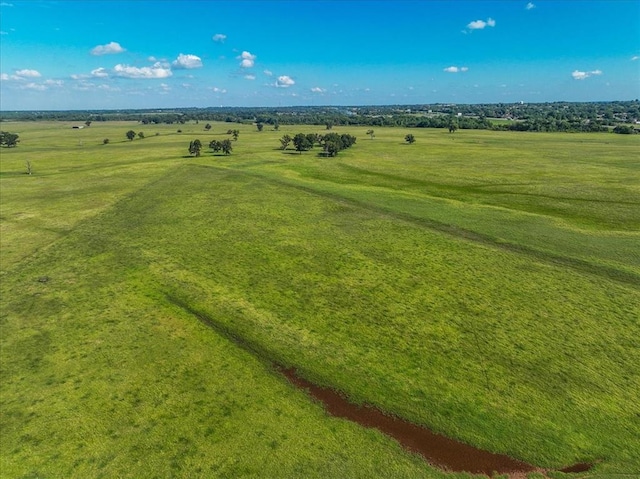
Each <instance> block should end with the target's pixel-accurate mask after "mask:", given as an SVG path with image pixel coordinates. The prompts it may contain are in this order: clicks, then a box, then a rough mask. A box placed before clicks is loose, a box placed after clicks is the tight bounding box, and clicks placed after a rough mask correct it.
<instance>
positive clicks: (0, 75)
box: [0, 73, 10, 81]
mask: <svg viewBox="0 0 640 479" xmlns="http://www.w3.org/2000/svg"><path fill="white" fill-rule="evenodd" d="M9 79H10V78H9V75H8V74H7V73H0V80H2V81H8V80H9Z"/></svg>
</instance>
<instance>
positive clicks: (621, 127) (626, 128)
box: [613, 125, 638, 135]
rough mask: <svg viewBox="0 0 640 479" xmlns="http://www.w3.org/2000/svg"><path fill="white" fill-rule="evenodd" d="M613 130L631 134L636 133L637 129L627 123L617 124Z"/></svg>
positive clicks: (622, 133) (621, 133)
mask: <svg viewBox="0 0 640 479" xmlns="http://www.w3.org/2000/svg"><path fill="white" fill-rule="evenodd" d="M613 132H614V133H618V134H620V135H631V134H632V133H637V132H638V131H637V130H635V129H634V128H633V127H632V126H629V125H618V126H616V127H615V128H614V129H613Z"/></svg>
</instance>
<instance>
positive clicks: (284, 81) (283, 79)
mask: <svg viewBox="0 0 640 479" xmlns="http://www.w3.org/2000/svg"><path fill="white" fill-rule="evenodd" d="M295 83H296V82H295V81H294V80H293V78H291V77H290V76H288V75H282V76H279V77H278V79H277V80H276V87H278V88H289V87H290V86H292V85H295Z"/></svg>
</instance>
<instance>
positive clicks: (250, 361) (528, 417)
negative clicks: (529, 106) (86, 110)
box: [0, 122, 640, 479]
mask: <svg viewBox="0 0 640 479" xmlns="http://www.w3.org/2000/svg"><path fill="white" fill-rule="evenodd" d="M203 123H204V122H203ZM203 123H202V124H200V125H196V124H188V125H180V126H176V125H169V126H167V125H162V126H154V125H138V124H135V123H116V122H107V123H93V124H92V126H91V127H90V128H86V129H83V130H73V129H71V126H72V124H71V123H62V122H60V123H54V122H51V123H45V122H42V123H38V122H35V123H3V130H6V131H11V132H15V133H19V134H20V140H21V142H20V143H19V146H18V147H17V148H12V149H5V148H3V149H2V150H1V152H0V154H1V155H2V156H1V165H0V175H1V176H0V187H1V205H0V207H1V210H0V214H1V219H2V222H1V230H0V234H1V240H2V241H1V249H0V253H1V259H2V265H1V266H2V271H1V276H0V278H1V286H0V287H1V293H2V297H1V301H2V302H1V307H2V310H1V313H2V317H1V323H0V325H1V337H0V345H1V349H0V360H1V368H2V377H1V386H0V387H1V391H0V392H1V394H0V431H1V434H0V460H1V462H0V476H2V477H7V478H18V477H24V478H27V477H30V478H36V477H37V478H45V477H46V478H49V477H50V478H58V477H65V478H67V477H78V478H81V477H82V478H85V477H105V478H106V477H109V478H110V477H132V478H140V477H203V478H204V477H274V478H275V477H277V478H284V477H292V478H293V477H295V478H299V477H362V478H368V477H429V478H438V477H452V478H454V477H460V478H462V477H468V475H466V474H445V473H444V472H441V471H439V470H437V469H434V468H432V467H430V466H429V465H428V464H426V463H425V462H424V461H423V460H422V459H421V458H420V457H418V456H416V455H413V454H410V453H408V452H405V451H404V450H403V449H402V448H401V447H400V446H399V445H398V444H397V443H396V442H394V441H393V440H391V439H388V438H386V437H385V436H383V435H382V434H381V433H378V432H377V431H375V430H370V429H365V428H362V427H360V426H358V425H356V424H353V423H350V422H347V421H344V420H341V419H336V418H332V417H329V416H327V415H326V414H325V413H324V411H323V409H322V407H321V406H320V405H318V404H316V403H315V402H314V401H312V400H310V399H309V397H308V396H307V395H306V394H304V392H301V391H299V390H296V389H295V388H294V387H293V386H292V385H290V384H289V383H288V381H287V380H286V379H284V378H283V377H282V376H281V375H280V374H278V373H277V372H276V371H274V369H273V367H272V366H271V362H272V361H273V362H276V363H278V364H281V365H284V366H291V367H295V368H297V369H298V370H299V371H300V373H301V375H302V376H304V377H306V378H307V379H310V380H312V381H314V382H316V383H318V384H320V385H326V386H332V387H334V388H337V389H338V390H340V391H342V392H344V394H345V395H347V396H348V397H349V398H351V400H353V401H354V402H366V403H369V404H373V405H376V406H378V407H380V408H381V409H383V410H384V411H387V412H390V413H393V414H396V415H399V416H401V417H403V418H406V419H409V420H411V421H413V422H415V423H418V424H421V425H425V426H428V427H430V428H431V429H433V430H435V431H437V432H441V433H444V434H446V435H448V436H450V437H454V438H456V439H459V440H462V441H464V442H467V443H470V444H473V445H476V446H479V447H482V448H484V449H487V450H490V451H494V452H500V453H505V454H509V455H511V456H513V457H516V458H518V459H521V460H524V461H528V462H530V463H532V464H535V465H536V466H540V467H542V468H545V469H559V468H562V467H564V466H568V465H570V464H574V463H578V462H592V463H595V466H594V468H593V469H592V470H591V471H589V472H587V473H583V474H582V476H584V477H589V478H599V479H605V478H611V479H616V478H631V477H640V408H639V406H638V404H640V368H639V367H638V365H639V364H640V319H639V318H640V154H639V153H638V152H639V151H640V138H639V137H638V136H637V135H614V134H557V133H556V134H544V133H517V132H490V131H468V130H462V131H458V132H456V133H454V134H449V133H448V132H446V131H444V130H427V129H424V130H423V129H419V130H413V131H412V133H413V134H414V135H415V136H416V139H417V142H416V143H415V144H413V145H407V144H404V141H403V138H404V135H405V134H406V133H407V131H405V130H403V129H392V128H389V129H383V128H378V129H376V132H375V134H376V136H375V139H370V138H369V137H368V136H367V135H366V134H365V131H366V130H367V128H358V127H352V128H347V127H336V128H334V131H336V132H338V133H343V132H344V133H350V134H353V135H355V136H356V137H357V138H358V142H357V143H356V145H354V146H353V147H352V148H351V149H349V150H347V151H343V152H341V153H340V154H339V156H338V157H336V158H322V157H320V156H318V155H317V153H318V149H317V148H316V150H315V151H309V152H305V153H303V154H302V155H300V154H298V153H296V152H294V151H291V150H287V151H281V150H279V149H278V146H279V142H278V138H280V137H281V136H282V135H283V134H285V133H288V134H291V135H292V136H293V134H295V133H297V132H300V131H302V132H319V133H323V129H321V128H317V127H308V126H307V127H302V126H300V127H290V126H282V127H281V128H280V131H279V132H276V131H267V128H268V127H266V128H265V131H262V132H257V131H256V129H255V127H253V126H249V125H242V126H239V125H235V124H226V123H214V124H213V130H212V131H211V132H205V131H203ZM229 128H239V129H240V137H239V139H238V141H237V142H234V151H233V154H232V155H230V156H228V157H225V156H214V155H212V154H211V153H210V152H209V151H208V149H207V148H204V150H203V155H202V156H201V157H200V158H192V157H188V152H187V148H188V145H189V141H190V140H193V139H195V138H199V139H200V140H201V142H202V143H203V145H204V146H205V147H206V145H208V143H209V141H210V140H211V139H224V138H227V135H226V134H225V133H226V131H227V129H229ZM129 129H133V130H134V131H136V132H137V131H143V132H144V133H145V135H146V138H145V139H135V140H134V141H128V140H127V139H126V137H125V133H126V131H127V130H129ZM177 129H181V130H182V133H177V131H176V130H177ZM156 134H157V136H156ZM104 138H109V139H110V143H109V144H107V145H104V144H102V143H103V142H102V140H103V139H104ZM27 160H28V161H30V162H31V164H32V168H33V174H32V175H31V176H29V175H26V174H25V171H26V169H25V162H26V161H27ZM194 313H197V314H194ZM198 316H200V317H206V318H207V319H208V320H209V321H210V322H211V323H212V324H215V325H216V328H208V327H207V326H206V325H204V324H203V323H202V322H201V321H199V319H198ZM220 331H226V332H228V334H220ZM229 337H233V338H237V339H239V340H240V341H241V342H242V343H243V344H246V345H250V348H243V347H241V346H240V345H238V344H237V342H234V341H231V340H230V339H229ZM256 351H259V352H260V353H259V354H258V353H256ZM548 475H549V476H550V477H556V478H563V477H569V476H566V475H564V474H562V473H559V472H549V473H548ZM572 476H574V475H572ZM531 477H532V478H533V477H540V476H535V475H533V474H532V475H531ZM579 477H580V476H579Z"/></svg>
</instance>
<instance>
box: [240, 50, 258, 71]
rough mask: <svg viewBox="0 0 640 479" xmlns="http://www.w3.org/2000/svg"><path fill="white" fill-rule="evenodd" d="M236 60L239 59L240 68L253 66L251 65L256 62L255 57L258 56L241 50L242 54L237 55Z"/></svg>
mask: <svg viewBox="0 0 640 479" xmlns="http://www.w3.org/2000/svg"><path fill="white" fill-rule="evenodd" d="M237 58H238V60H241V61H240V66H241V67H242V68H251V67H253V65H255V63H256V58H258V57H257V56H256V55H252V54H251V53H249V52H246V51H245V52H242V54H241V55H240V56H238V57H237Z"/></svg>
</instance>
